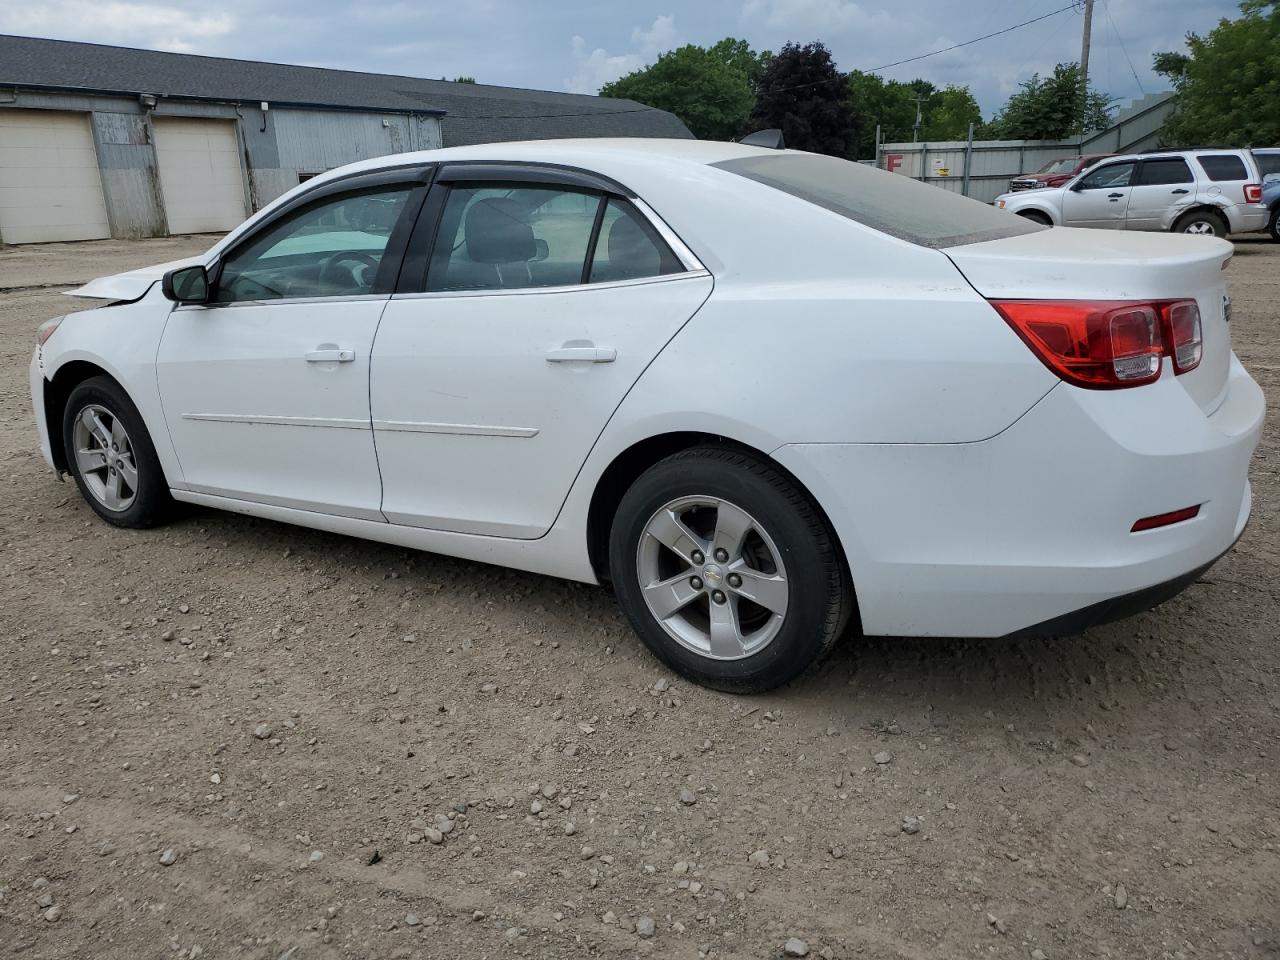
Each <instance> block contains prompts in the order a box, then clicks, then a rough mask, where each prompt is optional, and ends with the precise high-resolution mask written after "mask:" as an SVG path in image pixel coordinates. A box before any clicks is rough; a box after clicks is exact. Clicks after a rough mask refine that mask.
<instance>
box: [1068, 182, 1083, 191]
mask: <svg viewBox="0 0 1280 960" xmlns="http://www.w3.org/2000/svg"><path fill="white" fill-rule="evenodd" d="M1083 189H1084V181H1083V180H1077V181H1076V182H1075V183H1073V184H1072V185H1071V192H1072V193H1079V192H1080V191H1081V190H1083Z"/></svg>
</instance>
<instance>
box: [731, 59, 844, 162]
mask: <svg viewBox="0 0 1280 960" xmlns="http://www.w3.org/2000/svg"><path fill="white" fill-rule="evenodd" d="M847 89H848V87H847V80H846V78H845V76H844V74H842V73H841V72H840V71H839V70H837V69H836V65H835V61H834V60H832V59H831V51H829V50H828V49H827V48H826V47H825V46H823V45H822V44H821V43H819V42H817V41H814V42H813V43H807V44H804V45H803V46H801V45H800V44H798V43H788V44H787V45H786V46H784V47H783V48H782V49H781V50H779V51H778V53H777V55H775V56H774V57H773V59H771V60H770V61H769V65H768V66H767V67H765V69H764V71H763V72H762V73H761V74H760V80H759V83H758V84H757V89H756V104H755V108H754V109H753V110H752V111H751V121H750V124H749V126H751V127H752V128H753V129H757V130H759V129H770V128H774V127H777V128H779V129H781V130H782V135H783V137H784V138H785V140H786V143H787V146H788V147H794V148H795V149H797V150H811V151H813V152H814V153H825V154H829V155H831V156H835V157H848V156H852V154H853V152H854V150H855V149H856V145H857V139H858V129H857V126H856V122H855V119H854V115H853V111H852V110H850V109H849V104H848V102H847Z"/></svg>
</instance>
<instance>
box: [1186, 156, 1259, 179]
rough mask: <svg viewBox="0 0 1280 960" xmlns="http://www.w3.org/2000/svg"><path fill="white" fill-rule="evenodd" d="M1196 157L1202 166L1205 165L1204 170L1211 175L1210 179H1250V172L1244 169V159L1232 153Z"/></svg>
mask: <svg viewBox="0 0 1280 960" xmlns="http://www.w3.org/2000/svg"><path fill="white" fill-rule="evenodd" d="M1196 159H1198V160H1199V161H1200V166H1202V167H1204V172H1205V173H1207V174H1208V175H1209V179H1210V180H1215V181H1218V182H1222V181H1225V180H1248V179H1249V174H1248V173H1246V172H1245V169H1244V161H1243V160H1242V159H1240V158H1239V157H1237V156H1233V155H1232V154H1229V153H1223V154H1213V155H1211V156H1201V157H1197V158H1196Z"/></svg>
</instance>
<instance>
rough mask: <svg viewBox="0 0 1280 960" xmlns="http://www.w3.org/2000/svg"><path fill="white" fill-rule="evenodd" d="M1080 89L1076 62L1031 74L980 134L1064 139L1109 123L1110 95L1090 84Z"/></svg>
mask: <svg viewBox="0 0 1280 960" xmlns="http://www.w3.org/2000/svg"><path fill="white" fill-rule="evenodd" d="M1081 92H1082V91H1081V83H1080V65H1079V64H1078V63H1060V64H1058V65H1057V66H1056V67H1054V68H1053V73H1051V74H1050V75H1049V76H1047V77H1041V76H1040V75H1039V74H1038V73H1037V74H1034V75H1032V77H1031V79H1030V80H1027V81H1026V82H1024V83H1023V84H1022V89H1021V90H1019V91H1018V92H1017V93H1015V94H1014V95H1013V96H1011V97H1010V98H1009V101H1008V103H1006V104H1005V105H1004V108H1003V109H1002V110H1001V111H1000V112H999V113H997V114H996V115H995V117H994V118H993V119H992V120H991V122H990V123H989V124H987V126H986V127H985V128H984V130H983V135H984V136H986V137H989V138H991V139H996V140H1064V139H1066V138H1067V137H1071V136H1074V135H1075V134H1077V133H1080V132H1081V131H1082V130H1083V131H1088V130H1101V129H1102V128H1103V127H1106V126H1107V125H1108V124H1110V123H1111V105H1112V103H1113V102H1114V101H1113V100H1112V98H1111V97H1108V96H1107V95H1106V94H1103V93H1099V92H1098V91H1097V90H1095V89H1094V88H1093V86H1092V85H1090V87H1089V91H1088V93H1087V94H1086V95H1084V96H1081Z"/></svg>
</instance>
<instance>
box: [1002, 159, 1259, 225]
mask: <svg viewBox="0 0 1280 960" xmlns="http://www.w3.org/2000/svg"><path fill="white" fill-rule="evenodd" d="M1261 200H1262V177H1261V175H1260V174H1259V173H1258V167H1257V164H1256V163H1255V161H1254V158H1253V156H1252V155H1251V154H1250V153H1249V151H1248V150H1179V151H1171V152H1161V153H1148V154H1135V155H1131V156H1120V157H1112V158H1110V159H1108V160H1106V161H1104V162H1102V163H1099V164H1097V165H1096V166H1093V167H1090V168H1089V169H1088V170H1085V171H1084V172H1083V173H1081V174H1080V175H1079V176H1077V177H1076V178H1075V179H1073V180H1070V181H1068V182H1067V183H1065V184H1063V185H1062V186H1061V187H1051V188H1048V189H1045V190H1026V191H1022V192H1019V193H1006V194H1003V195H1002V196H999V197H996V199H995V200H994V201H993V203H994V205H995V206H997V207H999V208H1001V209H1003V210H1009V211H1011V212H1012V213H1017V214H1019V215H1021V216H1024V217H1026V218H1027V219H1029V220H1035V221H1037V222H1039V223H1045V224H1051V225H1054V226H1067V227H1101V228H1103V229H1110V230H1171V231H1173V232H1175V233H1198V234H1205V235H1207V236H1217V237H1225V236H1226V235H1227V234H1228V233H1249V232H1252V231H1255V230H1263V229H1265V228H1266V226H1267V210H1266V208H1265V207H1264V206H1263V205H1262V203H1261Z"/></svg>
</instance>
